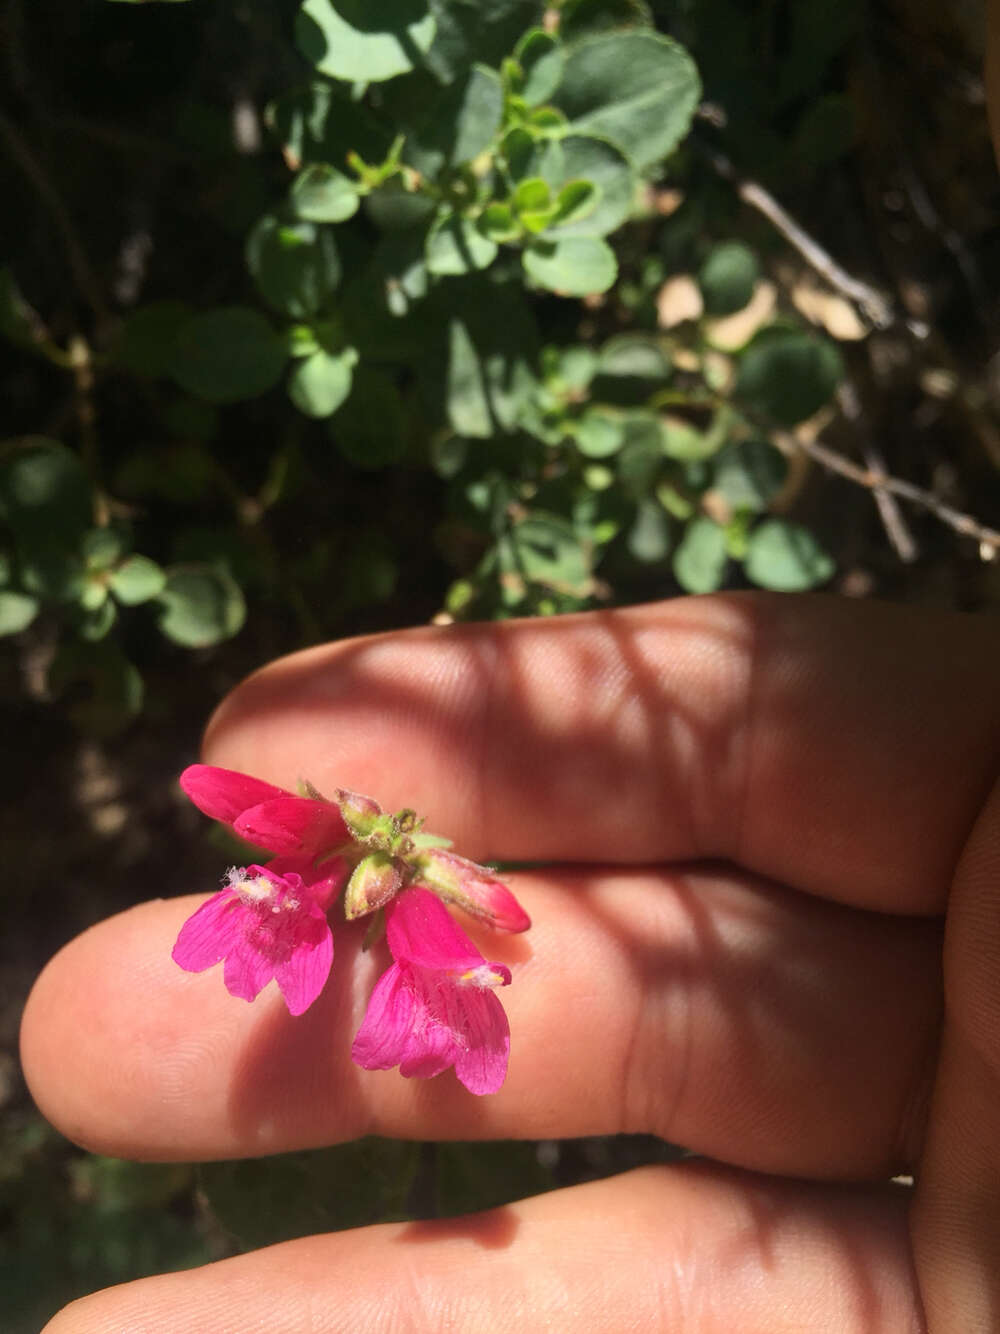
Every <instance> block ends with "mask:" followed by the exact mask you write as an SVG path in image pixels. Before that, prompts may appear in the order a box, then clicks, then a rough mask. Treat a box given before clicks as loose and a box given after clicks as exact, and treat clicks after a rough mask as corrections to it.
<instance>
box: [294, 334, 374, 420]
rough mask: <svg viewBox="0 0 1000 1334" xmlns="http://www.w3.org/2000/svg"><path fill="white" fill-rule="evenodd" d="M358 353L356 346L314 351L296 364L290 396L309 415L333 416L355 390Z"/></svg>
mask: <svg viewBox="0 0 1000 1334" xmlns="http://www.w3.org/2000/svg"><path fill="white" fill-rule="evenodd" d="M357 361H358V354H357V352H356V351H355V350H354V348H353V347H349V348H345V350H344V351H343V352H338V353H335V354H334V353H330V352H322V351H320V352H314V353H313V355H312V356H311V357H306V358H305V360H303V361H300V362H298V363H297V364H296V366H295V368H294V370H293V371H292V373H291V376H290V377H289V380H288V396H289V398H290V399H291V400H292V402H293V403H294V404H295V406H296V407H297V408H298V410H299V411H300V412H304V413H305V415H306V416H307V417H329V416H331V415H332V414H333V413H334V412H336V411H337V409H338V408H339V407H340V405H341V404H342V403H343V402H344V400H345V399H346V398H347V395H348V394H349V393H350V392H351V378H352V372H353V369H354V367H355V366H356V365H357Z"/></svg>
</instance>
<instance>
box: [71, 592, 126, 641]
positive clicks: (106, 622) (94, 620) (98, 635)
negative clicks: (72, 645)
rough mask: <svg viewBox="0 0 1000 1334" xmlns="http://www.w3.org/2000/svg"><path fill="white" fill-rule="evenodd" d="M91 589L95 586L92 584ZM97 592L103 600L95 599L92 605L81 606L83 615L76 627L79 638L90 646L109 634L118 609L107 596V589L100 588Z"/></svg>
mask: <svg viewBox="0 0 1000 1334" xmlns="http://www.w3.org/2000/svg"><path fill="white" fill-rule="evenodd" d="M91 587H96V586H95V585H93V584H92V585H91ZM97 591H98V592H101V593H103V594H104V596H103V598H102V599H101V600H100V601H98V600H97V598H95V599H94V600H93V605H87V604H86V603H82V604H81V605H82V607H83V612H84V614H83V615H82V616H80V617H79V620H78V621H77V626H76V632H77V634H78V635H79V636H80V638H81V639H85V640H86V641H87V642H88V643H91V644H96V643H97V642H98V641H99V640H101V639H104V638H105V636H106V635H108V634H110V633H111V630H112V628H113V626H114V623H115V621H116V620H117V619H118V609H117V608H116V606H115V604H114V603H113V602H112V601H111V599H110V598H109V597H108V596H107V589H106V588H104V587H103V586H102V587H101V588H99V589H98V590H97Z"/></svg>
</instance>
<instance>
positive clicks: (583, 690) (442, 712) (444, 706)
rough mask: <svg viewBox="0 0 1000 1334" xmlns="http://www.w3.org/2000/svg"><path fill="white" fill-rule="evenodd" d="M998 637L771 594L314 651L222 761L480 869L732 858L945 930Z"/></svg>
mask: <svg viewBox="0 0 1000 1334" xmlns="http://www.w3.org/2000/svg"><path fill="white" fill-rule="evenodd" d="M997 644H998V633H997V631H996V629H995V628H994V627H993V626H992V625H990V624H989V623H988V622H985V621H981V620H978V619H976V618H973V617H967V616H960V615H954V614H939V615H934V614H928V612H927V611H926V609H924V608H921V609H919V610H910V609H908V608H902V607H889V606H883V605H873V604H870V603H864V604H861V603H855V602H849V601H844V600H839V599H832V598H821V597H785V596H778V597H773V596H763V595H756V594H745V595H735V596H727V597H710V598H683V599H680V600H678V601H675V602H667V603H659V604H654V605H651V606H646V607H638V608H631V609H625V610H618V611H609V612H604V613H597V614H595V613H588V614H583V615H580V616H566V617H560V618H559V619H557V620H552V621H537V620H536V621H525V622H507V623H501V624H485V625H472V626H455V627H428V628H421V629H416V630H410V631H405V632H402V633H399V634H394V635H383V636H374V637H370V638H364V639H357V640H350V641H347V642H344V643H339V644H332V645H326V646H324V647H321V648H317V649H309V650H306V651H305V652H302V653H297V654H294V655H292V656H291V657H287V658H283V659H280V660H279V661H278V662H275V663H272V664H271V665H269V666H268V667H266V668H264V669H263V670H262V671H260V672H258V673H256V674H255V675H254V676H252V677H250V678H249V679H248V680H247V681H245V682H244V683H243V684H242V685H240V686H239V687H238V688H237V689H236V690H235V691H234V692H233V693H232V694H231V695H230V696H229V697H228V699H227V700H226V701H225V702H224V703H223V704H222V706H221V707H220V709H219V710H218V711H217V713H216V715H215V717H214V718H213V719H212V722H211V724H210V726H209V729H208V732H207V737H206V745H205V759H206V760H207V761H208V762H210V763H212V764H218V765H222V766H225V767H229V768H234V769H241V770H245V771H247V772H250V773H253V774H256V775H258V776H259V777H262V778H266V779H269V780H270V781H272V782H275V783H280V784H282V785H284V786H293V785H294V783H295V781H296V780H297V779H298V778H308V779H309V780H310V781H311V782H313V783H314V784H315V785H316V786H317V787H318V788H319V789H320V790H321V791H323V790H324V789H330V788H333V787H339V786H344V787H350V788H354V789H356V790H359V791H363V792H369V793H370V794H371V795H373V796H375V797H377V798H378V799H379V800H380V801H381V802H382V804H383V805H384V806H388V807H394V806H404V805H406V806H412V807H414V808H415V809H417V810H418V811H419V812H420V813H421V814H423V815H426V816H427V817H428V827H429V828H431V829H433V830H434V831H435V832H437V833H442V834H447V835H448V836H449V837H452V838H453V839H454V840H455V841H456V844H457V846H458V848H459V850H460V851H462V852H463V853H465V854H467V855H470V856H474V857H478V858H488V857H494V858H503V859H509V860H553V861H593V860H599V861H604V862H608V861H613V862H620V863H649V862H657V861H668V860H679V859H686V858H692V857H725V858H729V859H731V860H733V861H736V862H739V863H740V864H741V865H743V866H745V867H747V868H748V869H750V870H753V871H756V872H759V873H761V874H763V875H767V876H769V877H772V878H775V879H778V880H782V881H784V882H785V883H787V884H792V885H795V886H796V887H798V888H800V889H804V890H807V891H809V892H811V893H816V894H820V895H824V896H827V897H830V898H834V899H838V900H840V901H842V902H845V903H850V904H854V905H857V906H862V907H867V908H873V909H877V910H880V911H890V912H918V913H923V912H937V911H941V910H942V909H943V906H944V899H945V894H946V890H947V885H948V882H949V879H950V876H951V871H952V869H953V867H954V864H955V861H956V859H957V856H958V853H959V851H960V849H961V846H962V843H963V841H964V839H965V837H966V835H967V833H968V831H969V829H970V828H971V826H972V823H973V821H974V819H975V815H976V812H977V810H978V808H979V806H980V804H981V802H982V800H983V799H984V797H985V794H986V792H987V791H988V789H989V784H990V778H991V774H992V771H993V767H994V764H995V756H996V748H997V739H998V731H1000V726H998V725H1000V700H998V698H997V693H996V691H995V689H994V661H995V653H996V649H997Z"/></svg>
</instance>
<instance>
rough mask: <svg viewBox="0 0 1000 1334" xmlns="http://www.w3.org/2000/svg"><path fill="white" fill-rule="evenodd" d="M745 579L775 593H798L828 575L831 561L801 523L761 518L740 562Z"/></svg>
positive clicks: (823, 582)
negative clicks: (744, 557)
mask: <svg viewBox="0 0 1000 1334" xmlns="http://www.w3.org/2000/svg"><path fill="white" fill-rule="evenodd" d="M744 568H745V570H746V573H747V578H748V579H750V580H751V582H753V583H755V584H757V585H758V587H760V588H769V589H771V590H772V591H774V592H777V593H798V592H801V591H802V590H804V589H807V588H816V587H817V586H818V585H819V584H825V583H826V582H827V580H828V579H830V578H832V576H833V573H834V571H835V569H836V566H835V565H834V562H833V560H832V559H831V558H830V556H829V555H828V554H827V552H826V551H824V549H823V547H822V546H820V544H819V542H818V541H817V539H816V538H815V537H814V536H813V535H812V533H810V532H809V530H808V529H807V528H803V527H802V526H801V524H797V523H789V522H788V520H787V519H765V520H764V521H763V523H760V524H758V525H757V527H756V528H755V529H754V530H753V532H752V533H751V534H750V537H749V539H748V543H747V554H746V559H745V561H744Z"/></svg>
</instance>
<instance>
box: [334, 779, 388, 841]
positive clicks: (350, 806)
mask: <svg viewBox="0 0 1000 1334" xmlns="http://www.w3.org/2000/svg"><path fill="white" fill-rule="evenodd" d="M333 799H334V801H335V802H336V803H337V805H338V806H339V807H340V813H341V815H342V816H343V817H344V823H345V824H346V825H347V828H348V829H349V830H350V832H351V833H352V834H353V835H354V837H355V838H357V839H366V838H368V837H369V835H370V834H371V832H372V830H373V829H374V828H375V825H376V822H377V821H378V818H379V816H380V815H381V814H382V807H381V806H380V805H379V804H378V802H377V801H374V800H373V799H372V798H371V797H364V796H362V795H361V793H360V792H348V790H347V788H343V787H339V788H338V789H337V791H336V792H335V793H334V794H333Z"/></svg>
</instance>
